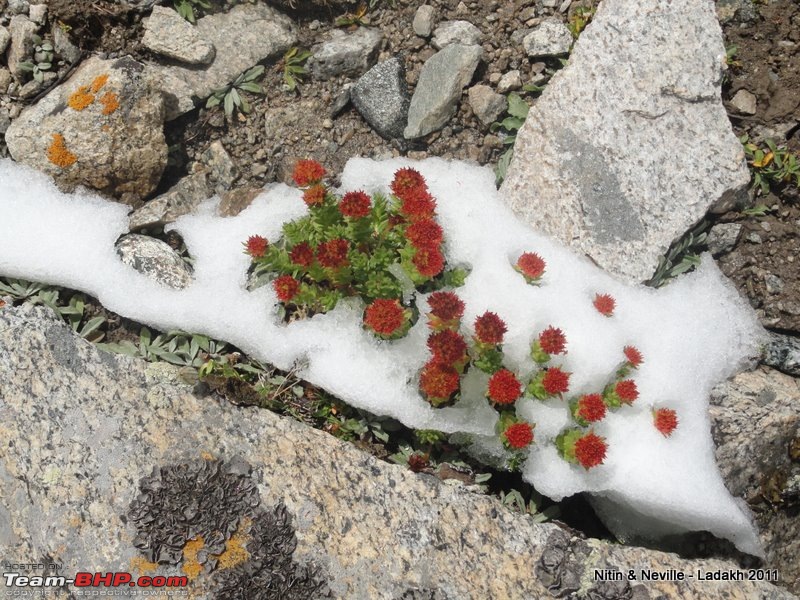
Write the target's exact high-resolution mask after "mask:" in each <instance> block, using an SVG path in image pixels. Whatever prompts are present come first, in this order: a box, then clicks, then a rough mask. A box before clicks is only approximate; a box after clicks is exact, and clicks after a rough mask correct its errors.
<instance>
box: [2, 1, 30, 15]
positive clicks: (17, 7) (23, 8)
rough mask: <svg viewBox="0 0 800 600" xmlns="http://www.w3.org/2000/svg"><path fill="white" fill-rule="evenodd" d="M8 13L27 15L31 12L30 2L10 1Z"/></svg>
mask: <svg viewBox="0 0 800 600" xmlns="http://www.w3.org/2000/svg"><path fill="white" fill-rule="evenodd" d="M6 12H8V14H10V15H27V14H28V13H29V12H30V3H29V2H28V0H8V8H7V9H6Z"/></svg>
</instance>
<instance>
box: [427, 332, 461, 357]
mask: <svg viewBox="0 0 800 600" xmlns="http://www.w3.org/2000/svg"><path fill="white" fill-rule="evenodd" d="M428 349H429V350H430V351H431V354H432V355H433V359H434V360H435V361H437V362H440V363H443V364H446V365H455V364H457V363H465V362H466V360H467V342H466V341H464V338H463V337H462V336H461V334H460V333H457V332H455V331H453V330H452V329H444V330H442V331H437V332H435V333H432V334H431V335H430V337H428Z"/></svg>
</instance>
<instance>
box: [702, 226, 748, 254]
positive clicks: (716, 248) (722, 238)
mask: <svg viewBox="0 0 800 600" xmlns="http://www.w3.org/2000/svg"><path fill="white" fill-rule="evenodd" d="M741 231H742V226H741V224H739V223H719V224H717V225H714V227H712V228H711V231H709V232H708V237H707V238H706V244H707V245H708V251H709V252H711V254H712V255H713V256H715V257H717V256H720V255H721V254H727V253H728V252H730V251H731V250H733V247H734V246H735V245H736V240H737V239H739V233H741Z"/></svg>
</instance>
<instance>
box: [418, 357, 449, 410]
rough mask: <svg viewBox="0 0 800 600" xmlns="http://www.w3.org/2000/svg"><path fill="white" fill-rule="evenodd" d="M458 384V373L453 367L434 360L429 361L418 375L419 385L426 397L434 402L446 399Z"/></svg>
mask: <svg viewBox="0 0 800 600" xmlns="http://www.w3.org/2000/svg"><path fill="white" fill-rule="evenodd" d="M458 386H459V375H458V371H456V370H455V369H454V368H453V367H450V366H448V365H443V364H442V363H440V362H436V360H432V361H430V362H429V363H428V364H426V365H425V367H424V368H423V369H422V373H421V374H420V376H419V387H420V389H421V390H422V393H423V394H425V396H426V397H427V398H428V399H433V400H434V404H440V403H441V401H444V400H447V399H448V398H450V396H452V395H453V394H454V393H455V392H456V391H458ZM436 400H438V401H439V402H435V401H436Z"/></svg>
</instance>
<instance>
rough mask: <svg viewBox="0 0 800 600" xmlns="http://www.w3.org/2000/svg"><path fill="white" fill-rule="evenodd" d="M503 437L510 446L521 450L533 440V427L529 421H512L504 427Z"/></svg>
mask: <svg viewBox="0 0 800 600" xmlns="http://www.w3.org/2000/svg"><path fill="white" fill-rule="evenodd" d="M503 437H504V438H505V441H506V444H507V445H508V446H509V447H510V448H513V449H515V450H521V449H523V448H526V447H527V446H529V445H530V444H531V442H533V427H531V426H530V424H529V423H513V424H511V425H509V426H508V427H506V430H505V431H504V432H503Z"/></svg>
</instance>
